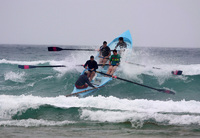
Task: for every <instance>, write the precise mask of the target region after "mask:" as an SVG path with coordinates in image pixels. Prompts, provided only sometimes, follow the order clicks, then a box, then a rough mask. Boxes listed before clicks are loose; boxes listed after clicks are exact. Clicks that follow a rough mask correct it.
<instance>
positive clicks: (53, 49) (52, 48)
mask: <svg viewBox="0 0 200 138" xmlns="http://www.w3.org/2000/svg"><path fill="white" fill-rule="evenodd" d="M62 50H77V51H99V50H98V49H73V48H60V47H48V51H62ZM110 51H113V50H110Z"/></svg>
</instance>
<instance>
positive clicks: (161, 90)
mask: <svg viewBox="0 0 200 138" xmlns="http://www.w3.org/2000/svg"><path fill="white" fill-rule="evenodd" d="M96 72H97V73H100V74H103V75H106V76H110V77H113V78H116V79H119V80H123V81H126V82H130V83H133V84H136V85H140V86H143V87H146V88H149V89H153V90H156V91H158V92H163V93H168V94H175V92H173V91H170V90H165V89H157V88H153V87H150V86H147V85H143V84H140V83H137V82H133V81H130V80H126V79H123V78H119V77H117V76H113V75H109V74H106V73H103V72H100V71H96Z"/></svg>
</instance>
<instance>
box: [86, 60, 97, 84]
mask: <svg viewBox="0 0 200 138" xmlns="http://www.w3.org/2000/svg"><path fill="white" fill-rule="evenodd" d="M84 68H85V69H88V71H89V73H88V74H87V77H88V78H89V80H90V81H92V79H93V77H94V76H95V72H96V69H98V65H97V62H96V61H95V60H94V56H90V60H88V61H87V62H86V63H85V65H84Z"/></svg>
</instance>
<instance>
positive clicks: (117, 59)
mask: <svg viewBox="0 0 200 138" xmlns="http://www.w3.org/2000/svg"><path fill="white" fill-rule="evenodd" d="M120 58H121V57H120V55H119V54H117V55H112V56H111V57H110V62H111V65H112V66H116V65H117V63H119V62H120Z"/></svg>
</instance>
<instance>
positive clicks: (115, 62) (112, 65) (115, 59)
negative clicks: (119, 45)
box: [107, 49, 121, 75]
mask: <svg viewBox="0 0 200 138" xmlns="http://www.w3.org/2000/svg"><path fill="white" fill-rule="evenodd" d="M120 58H121V57H120V55H119V54H117V50H116V49H115V50H113V55H112V56H111V57H110V61H109V68H108V71H107V74H109V75H113V73H114V72H115V70H116V68H117V67H118V66H119V62H120Z"/></svg>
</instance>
